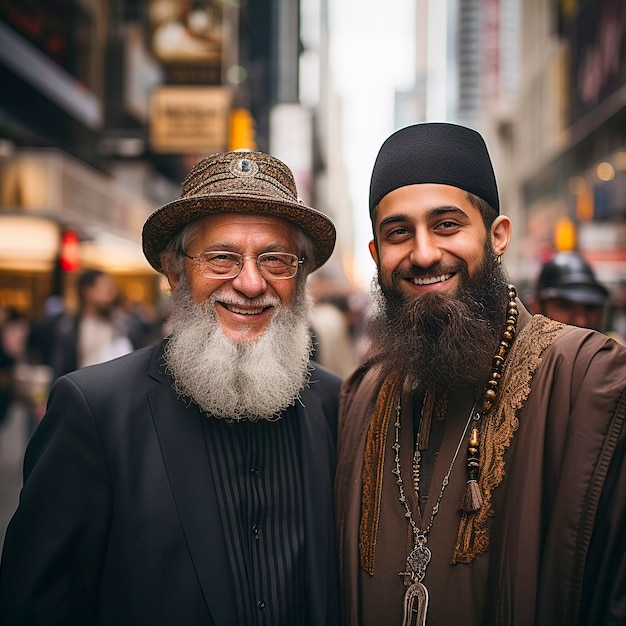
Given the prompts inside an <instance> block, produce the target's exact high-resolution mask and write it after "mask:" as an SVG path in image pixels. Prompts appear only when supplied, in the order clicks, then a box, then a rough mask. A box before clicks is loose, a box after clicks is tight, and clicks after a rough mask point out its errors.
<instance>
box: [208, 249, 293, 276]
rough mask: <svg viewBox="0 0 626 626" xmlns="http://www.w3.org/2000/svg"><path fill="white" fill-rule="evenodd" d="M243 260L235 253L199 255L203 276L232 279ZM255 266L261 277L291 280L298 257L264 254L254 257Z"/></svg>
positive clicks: (277, 253) (283, 253) (281, 253)
mask: <svg viewBox="0 0 626 626" xmlns="http://www.w3.org/2000/svg"><path fill="white" fill-rule="evenodd" d="M245 258H255V257H244V256H243V255H241V254H238V253H236V252H219V251H218V252H205V253H204V254H202V255H200V258H199V260H200V263H201V267H202V272H203V274H204V275H205V276H207V277H211V276H215V277H220V278H232V277H234V276H236V275H237V274H238V273H239V272H240V270H241V267H242V266H243V262H244V259H245ZM256 265H257V267H258V269H259V272H260V273H261V275H262V276H266V277H269V278H292V277H293V276H295V275H296V272H297V271H298V257H297V256H296V255H295V254H290V253H288V252H264V253H263V254H260V255H259V256H258V257H256Z"/></svg>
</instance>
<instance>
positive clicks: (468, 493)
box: [459, 480, 483, 513]
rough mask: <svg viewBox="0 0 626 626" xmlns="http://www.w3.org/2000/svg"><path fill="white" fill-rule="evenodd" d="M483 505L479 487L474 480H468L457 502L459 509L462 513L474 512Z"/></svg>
mask: <svg viewBox="0 0 626 626" xmlns="http://www.w3.org/2000/svg"><path fill="white" fill-rule="evenodd" d="M482 505H483V497H482V495H481V493H480V488H479V486H478V483H477V482H476V481H475V480H468V481H467V486H466V487H465V491H464V492H463V497H462V498H461V503H460V504H459V511H462V512H463V513H474V512H476V511H478V510H480V507H481V506H482Z"/></svg>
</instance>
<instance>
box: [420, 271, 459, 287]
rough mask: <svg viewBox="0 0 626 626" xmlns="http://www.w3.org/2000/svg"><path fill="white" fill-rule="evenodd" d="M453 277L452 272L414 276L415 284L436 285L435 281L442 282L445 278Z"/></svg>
mask: <svg viewBox="0 0 626 626" xmlns="http://www.w3.org/2000/svg"><path fill="white" fill-rule="evenodd" d="M451 277H452V274H441V275H440V276H430V277H429V278H414V279H413V284H414V285H434V284H435V283H442V282H443V281H444V280H448V279H449V278H451Z"/></svg>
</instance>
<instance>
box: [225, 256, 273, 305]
mask: <svg viewBox="0 0 626 626" xmlns="http://www.w3.org/2000/svg"><path fill="white" fill-rule="evenodd" d="M242 264H243V265H242V266H241V271H240V272H239V274H238V275H237V276H235V278H233V280H232V285H233V288H234V289H236V290H237V291H239V292H240V293H241V294H243V295H244V296H246V297H247V298H256V297H257V296H260V295H261V294H262V293H263V292H264V291H265V290H266V289H267V282H266V281H265V279H264V278H263V276H261V274H260V272H259V268H258V267H257V264H256V259H254V258H249V257H244V259H243V260H242Z"/></svg>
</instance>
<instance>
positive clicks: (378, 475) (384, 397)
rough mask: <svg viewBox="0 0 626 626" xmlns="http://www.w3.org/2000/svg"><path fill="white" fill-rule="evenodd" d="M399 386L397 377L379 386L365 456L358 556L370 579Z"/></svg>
mask: <svg viewBox="0 0 626 626" xmlns="http://www.w3.org/2000/svg"><path fill="white" fill-rule="evenodd" d="M398 384H399V382H398V380H397V378H396V377H395V376H387V378H385V380H384V381H383V382H382V384H381V386H380V391H379V392H378V396H377V398H376V405H375V408H374V414H373V416H372V421H371V423H370V427H369V430H368V431H367V440H366V442H365V453H364V456H363V458H364V463H363V476H362V491H361V523H360V525H359V554H360V559H361V567H362V568H363V569H364V570H365V571H367V572H369V574H371V575H373V574H374V557H375V555H376V535H377V533H378V521H379V519H380V501H381V497H382V492H383V471H384V465H385V446H386V444H387V431H388V430H389V420H390V418H391V414H392V413H393V410H394V408H395V406H396V404H397V394H398Z"/></svg>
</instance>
